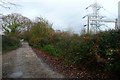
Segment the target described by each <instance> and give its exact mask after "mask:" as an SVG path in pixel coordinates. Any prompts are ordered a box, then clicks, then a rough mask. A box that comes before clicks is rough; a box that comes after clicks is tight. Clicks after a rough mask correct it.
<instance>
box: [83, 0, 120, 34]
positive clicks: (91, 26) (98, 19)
mask: <svg viewBox="0 0 120 80" xmlns="http://www.w3.org/2000/svg"><path fill="white" fill-rule="evenodd" d="M90 7H91V8H92V10H93V12H92V13H91V14H88V15H86V16H84V17H83V18H85V17H87V25H85V26H87V33H89V32H90V31H91V30H92V31H93V32H94V33H97V32H98V31H99V30H100V27H101V26H106V25H105V24H102V22H108V23H110V22H112V23H115V28H117V27H118V25H117V22H118V19H105V17H106V16H102V15H100V14H99V10H100V9H101V8H103V7H102V6H101V5H99V4H98V3H97V1H95V3H94V4H91V5H90V6H88V7H87V8H86V9H88V8H90ZM103 9H104V8H103ZM106 27H107V26H106Z"/></svg>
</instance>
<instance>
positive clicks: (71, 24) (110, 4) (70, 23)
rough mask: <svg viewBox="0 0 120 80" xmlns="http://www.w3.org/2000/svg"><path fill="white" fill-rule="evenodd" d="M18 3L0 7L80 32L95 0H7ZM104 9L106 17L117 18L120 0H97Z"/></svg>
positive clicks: (2, 10)
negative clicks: (89, 7) (8, 6)
mask: <svg viewBox="0 0 120 80" xmlns="http://www.w3.org/2000/svg"><path fill="white" fill-rule="evenodd" d="M6 1H10V2H14V3H16V4H17V5H18V6H17V7H11V10H8V9H7V10H5V9H2V8H0V12H1V13H3V14H8V13H13V12H14V13H15V12H17V13H21V14H22V15H24V16H26V17H28V18H30V19H34V18H35V17H37V16H41V17H43V18H45V19H47V20H49V22H51V23H53V28H54V29H60V30H67V29H72V30H73V31H74V32H80V31H81V30H82V29H83V25H84V24H86V19H82V17H83V16H85V15H87V14H89V13H91V12H92V9H88V10H85V8H86V7H88V6H89V5H90V4H92V3H94V1H95V0H6ZM97 1H98V2H99V4H101V5H102V6H103V7H104V9H101V10H100V14H101V15H105V16H106V18H108V19H109V18H110V19H115V18H117V15H118V1H120V0H97Z"/></svg>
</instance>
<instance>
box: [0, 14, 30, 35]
mask: <svg viewBox="0 0 120 80" xmlns="http://www.w3.org/2000/svg"><path fill="white" fill-rule="evenodd" d="M30 23H31V20H30V19H28V18H27V17H24V16H22V15H21V14H18V13H13V14H8V15H7V16H5V15H3V16H2V29H3V31H4V34H6V35H16V34H17V35H19V34H20V33H22V32H23V31H26V30H28V29H29V27H30Z"/></svg>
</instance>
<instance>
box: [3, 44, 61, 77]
mask: <svg viewBox="0 0 120 80" xmlns="http://www.w3.org/2000/svg"><path fill="white" fill-rule="evenodd" d="M2 58H3V61H2V70H3V71H2V73H3V78H63V75H61V74H59V73H57V72H54V71H53V70H52V69H51V68H50V67H49V66H48V65H47V64H45V63H44V62H43V61H42V59H40V58H38V57H37V55H36V54H35V53H34V52H33V50H32V49H31V47H30V46H29V45H28V43H27V42H23V43H22V46H21V47H20V48H18V49H17V50H13V51H11V52H8V53H5V54H4V55H3V56H2Z"/></svg>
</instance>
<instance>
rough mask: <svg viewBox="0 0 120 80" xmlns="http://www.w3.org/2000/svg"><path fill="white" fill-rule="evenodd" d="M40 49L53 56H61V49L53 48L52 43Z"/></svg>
mask: <svg viewBox="0 0 120 80" xmlns="http://www.w3.org/2000/svg"><path fill="white" fill-rule="evenodd" d="M42 50H44V51H46V52H49V54H50V55H52V56H55V57H59V56H61V54H62V52H61V50H59V49H57V48H55V47H54V46H52V45H45V46H44V47H43V48H42Z"/></svg>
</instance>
